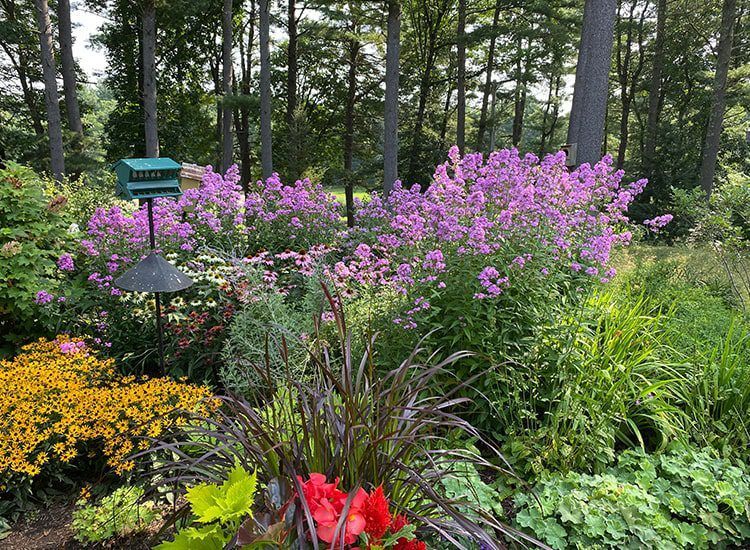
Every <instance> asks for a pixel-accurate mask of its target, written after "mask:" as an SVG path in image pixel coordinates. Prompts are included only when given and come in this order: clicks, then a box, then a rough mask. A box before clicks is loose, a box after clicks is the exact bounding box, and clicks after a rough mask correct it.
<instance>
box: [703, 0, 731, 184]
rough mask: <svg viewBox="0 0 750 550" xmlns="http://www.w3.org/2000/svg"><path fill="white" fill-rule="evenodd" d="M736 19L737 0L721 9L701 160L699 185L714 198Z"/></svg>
mask: <svg viewBox="0 0 750 550" xmlns="http://www.w3.org/2000/svg"><path fill="white" fill-rule="evenodd" d="M736 19H737V0H724V5H723V6H722V8H721V29H720V30H719V55H718V60H717V63H716V74H715V76H714V89H713V101H712V102H711V114H710V116H709V119H708V125H707V127H706V140H705V143H704V145H703V154H702V158H701V173H700V185H701V188H702V189H703V191H704V193H706V197H707V198H710V197H711V192H712V191H713V188H714V176H715V175H716V160H717V158H718V156H719V144H720V142H721V128H722V126H723V124H724V108H725V107H726V93H727V75H728V74H729V63H730V62H731V60H732V41H733V35H734V23H735V21H736Z"/></svg>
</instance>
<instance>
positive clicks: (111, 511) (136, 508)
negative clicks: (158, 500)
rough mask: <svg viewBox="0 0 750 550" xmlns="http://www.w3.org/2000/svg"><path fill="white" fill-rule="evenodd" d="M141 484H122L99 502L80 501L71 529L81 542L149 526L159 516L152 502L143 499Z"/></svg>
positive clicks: (101, 538)
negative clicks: (137, 485)
mask: <svg viewBox="0 0 750 550" xmlns="http://www.w3.org/2000/svg"><path fill="white" fill-rule="evenodd" d="M142 499H143V489H141V488H140V487H128V486H125V487H120V488H119V489H116V490H115V491H114V492H113V493H112V494H111V495H108V496H106V497H104V498H103V499H102V500H101V502H99V503H98V504H86V503H85V501H79V502H78V505H79V508H77V509H76V510H75V511H74V512H73V521H72V522H71V525H70V527H71V529H72V530H73V533H74V536H75V539H76V540H78V541H80V542H102V541H105V540H108V539H112V538H115V537H122V536H127V535H131V534H133V533H137V532H139V531H142V530H144V529H146V528H147V527H148V526H149V525H150V524H151V523H152V522H153V521H154V520H156V519H157V518H158V517H159V513H158V512H157V511H156V508H155V506H154V503H153V502H143V501H142Z"/></svg>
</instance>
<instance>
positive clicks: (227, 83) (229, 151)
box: [221, 0, 234, 172]
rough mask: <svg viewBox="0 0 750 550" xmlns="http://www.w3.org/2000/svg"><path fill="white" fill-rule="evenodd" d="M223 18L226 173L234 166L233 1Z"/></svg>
mask: <svg viewBox="0 0 750 550" xmlns="http://www.w3.org/2000/svg"><path fill="white" fill-rule="evenodd" d="M221 15H222V17H221V44H222V47H221V55H222V75H221V78H222V85H223V92H224V102H223V103H222V113H221V169H222V172H226V171H227V169H228V168H229V167H230V166H231V165H232V160H233V159H232V157H233V152H234V136H233V135H232V107H231V106H230V105H228V104H227V99H228V98H229V97H231V95H232V43H233V36H232V34H233V29H232V15H233V14H232V0H224V9H223V11H222V14H221Z"/></svg>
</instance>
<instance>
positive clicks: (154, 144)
mask: <svg viewBox="0 0 750 550" xmlns="http://www.w3.org/2000/svg"><path fill="white" fill-rule="evenodd" d="M143 116H144V133H145V137H146V156H147V157H158V156H159V123H158V117H157V109H156V3H155V0H145V2H144V4H143Z"/></svg>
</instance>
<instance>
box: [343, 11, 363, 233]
mask: <svg viewBox="0 0 750 550" xmlns="http://www.w3.org/2000/svg"><path fill="white" fill-rule="evenodd" d="M350 31H351V33H352V36H354V35H355V34H356V32H357V25H356V22H352V24H351V29H350ZM360 47H361V46H360V43H359V42H358V41H357V40H356V39H354V38H351V39H350V40H349V56H348V61H349V72H348V75H347V93H346V113H345V115H344V171H345V172H346V184H345V188H344V192H345V195H346V224H347V225H348V226H349V227H354V174H353V173H352V166H353V161H354V107H355V104H356V99H357V58H358V56H359V50H360Z"/></svg>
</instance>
